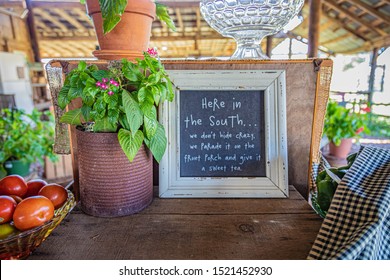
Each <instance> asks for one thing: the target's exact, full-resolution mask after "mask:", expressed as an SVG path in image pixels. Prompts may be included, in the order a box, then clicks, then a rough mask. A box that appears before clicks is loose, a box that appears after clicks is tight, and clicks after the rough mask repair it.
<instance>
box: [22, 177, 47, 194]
mask: <svg viewBox="0 0 390 280" xmlns="http://www.w3.org/2000/svg"><path fill="white" fill-rule="evenodd" d="M46 185H47V183H46V181H44V180H41V179H34V180H30V181H28V182H27V193H26V197H30V196H33V195H38V192H39V191H40V189H42V187H44V186H46Z"/></svg>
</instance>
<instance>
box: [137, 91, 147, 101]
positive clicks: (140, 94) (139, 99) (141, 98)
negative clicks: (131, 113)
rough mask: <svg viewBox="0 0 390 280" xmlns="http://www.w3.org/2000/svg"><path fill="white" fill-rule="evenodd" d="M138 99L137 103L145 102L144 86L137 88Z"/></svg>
mask: <svg viewBox="0 0 390 280" xmlns="http://www.w3.org/2000/svg"><path fill="white" fill-rule="evenodd" d="M137 96H138V101H139V103H144V102H145V99H146V89H145V87H142V88H140V89H139V90H138V94H137Z"/></svg>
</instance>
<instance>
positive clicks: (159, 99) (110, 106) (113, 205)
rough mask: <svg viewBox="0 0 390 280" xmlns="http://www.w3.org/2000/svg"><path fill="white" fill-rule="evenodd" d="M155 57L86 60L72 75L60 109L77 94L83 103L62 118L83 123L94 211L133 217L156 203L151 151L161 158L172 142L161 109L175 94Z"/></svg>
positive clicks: (88, 194) (84, 181) (85, 177)
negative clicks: (104, 64)
mask: <svg viewBox="0 0 390 280" xmlns="http://www.w3.org/2000/svg"><path fill="white" fill-rule="evenodd" d="M154 55H156V54H155V52H154V51H153V50H149V53H148V52H145V53H144V59H136V62H131V61H129V60H127V59H123V60H122V61H111V62H110V63H108V66H107V67H106V69H100V68H99V66H98V65H95V64H89V65H88V64H87V63H86V62H84V61H81V62H80V63H79V64H78V67H77V68H75V69H74V70H72V71H71V72H69V74H68V75H67V76H66V79H65V82H64V85H63V88H62V89H61V91H60V93H59V96H58V105H59V107H61V108H62V109H64V108H65V107H66V106H67V105H68V104H69V103H70V102H71V101H72V100H74V99H77V98H80V99H81V100H82V106H81V108H78V109H75V110H71V111H68V112H66V113H65V114H64V115H63V116H62V117H61V119H60V121H61V122H64V123H68V124H71V125H76V126H78V129H77V132H76V135H77V153H78V159H79V177H80V179H79V186H80V200H81V207H82V209H83V210H84V212H86V213H88V214H91V215H94V216H122V215H128V214H132V213H136V212H139V211H141V210H142V209H143V208H145V207H146V206H147V205H149V204H150V202H151V201H152V198H153V182H152V171H153V165H152V157H151V156H150V153H151V154H152V155H153V156H154V158H155V159H156V160H157V162H159V161H160V160H161V158H162V156H163V154H164V152H165V149H166V145H167V138H166V136H165V129H164V127H163V126H162V125H161V124H160V123H159V122H158V120H157V107H158V106H159V105H161V104H162V103H164V102H165V101H166V100H168V101H172V100H173V97H174V93H173V89H172V84H171V81H170V79H169V77H168V74H167V73H166V72H165V70H164V67H163V66H162V64H161V63H160V61H159V60H158V59H157V58H156V57H155V56H154ZM100 67H101V68H102V64H100Z"/></svg>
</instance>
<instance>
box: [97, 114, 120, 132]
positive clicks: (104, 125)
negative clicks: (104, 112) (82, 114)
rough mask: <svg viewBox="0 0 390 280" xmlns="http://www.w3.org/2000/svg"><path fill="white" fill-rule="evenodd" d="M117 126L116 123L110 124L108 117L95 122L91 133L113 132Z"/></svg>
mask: <svg viewBox="0 0 390 280" xmlns="http://www.w3.org/2000/svg"><path fill="white" fill-rule="evenodd" d="M117 128H118V126H117V124H116V123H112V122H110V120H109V118H108V117H104V118H101V119H99V120H95V124H94V126H93V131H95V132H115V131H116V130H117Z"/></svg>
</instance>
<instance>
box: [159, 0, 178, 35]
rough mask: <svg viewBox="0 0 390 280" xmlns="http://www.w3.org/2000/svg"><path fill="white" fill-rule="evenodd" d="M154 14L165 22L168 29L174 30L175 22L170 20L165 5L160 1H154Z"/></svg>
mask: <svg viewBox="0 0 390 280" xmlns="http://www.w3.org/2000/svg"><path fill="white" fill-rule="evenodd" d="M156 16H157V18H158V19H159V20H161V21H162V22H165V23H166V24H167V25H168V27H169V29H171V30H172V31H176V26H175V23H174V22H173V21H172V19H171V17H170V16H169V14H168V9H167V6H165V5H162V4H160V3H156Z"/></svg>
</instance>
